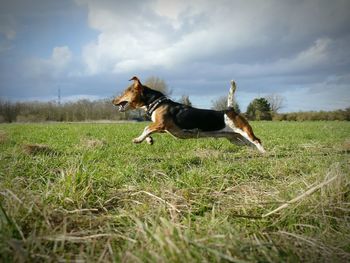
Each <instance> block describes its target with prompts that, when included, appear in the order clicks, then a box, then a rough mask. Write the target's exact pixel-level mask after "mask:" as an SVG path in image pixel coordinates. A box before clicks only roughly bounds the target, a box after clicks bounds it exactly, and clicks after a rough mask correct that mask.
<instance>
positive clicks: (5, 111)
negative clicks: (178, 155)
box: [0, 77, 350, 123]
mask: <svg viewBox="0 0 350 263" xmlns="http://www.w3.org/2000/svg"><path fill="white" fill-rule="evenodd" d="M145 85H146V86H148V87H150V88H152V89H155V90H159V91H161V92H162V93H164V94H166V95H168V96H169V95H170V94H171V89H170V88H169V87H168V85H167V84H166V82H165V81H164V80H162V79H160V78H158V77H150V78H148V79H147V80H146V81H145ZM178 101H179V102H180V103H183V104H186V105H189V106H192V103H191V101H190V98H189V96H188V95H182V96H181V98H180V99H179V100H178ZM233 105H234V106H233V108H234V110H235V111H236V112H237V113H241V114H243V115H244V116H245V117H246V118H248V119H249V120H275V121H317V120H341V121H344V120H346V121H349V120H350V107H348V108H347V109H345V110H335V111H317V112H314V111H308V112H292V113H279V110H280V109H282V108H283V106H284V98H283V97H282V96H280V95H278V94H273V95H269V96H266V97H263V98H256V99H254V100H253V101H252V102H250V104H249V105H248V107H247V111H246V112H245V113H243V112H241V110H240V108H239V105H238V103H236V102H235V101H233ZM211 108H212V109H215V110H225V109H227V96H222V97H219V98H217V99H216V100H214V101H212V107H211ZM95 120H111V121H117V120H138V121H141V120H149V117H148V116H146V114H145V112H144V111H142V110H134V111H129V112H119V111H118V110H117V109H116V108H115V107H114V106H113V105H112V98H108V99H101V100H95V101H90V100H86V99H83V100H78V101H75V102H66V103H63V104H59V103H56V102H54V101H50V102H38V101H32V102H11V101H8V100H3V99H1V98H0V123H1V122H16V121H17V122H45V121H58V122H76V121H95Z"/></svg>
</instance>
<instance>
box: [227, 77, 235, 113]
mask: <svg viewBox="0 0 350 263" xmlns="http://www.w3.org/2000/svg"><path fill="white" fill-rule="evenodd" d="M235 91H236V83H235V82H234V81H233V80H231V87H230V91H229V92H228V96H227V107H228V108H233V107H234V100H235V99H234V95H235Z"/></svg>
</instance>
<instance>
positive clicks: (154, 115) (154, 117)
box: [151, 111, 157, 122]
mask: <svg viewBox="0 0 350 263" xmlns="http://www.w3.org/2000/svg"><path fill="white" fill-rule="evenodd" d="M156 112H157V111H154V112H152V115H151V120H152V121H153V122H156Z"/></svg>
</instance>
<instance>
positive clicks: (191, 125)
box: [112, 77, 265, 153]
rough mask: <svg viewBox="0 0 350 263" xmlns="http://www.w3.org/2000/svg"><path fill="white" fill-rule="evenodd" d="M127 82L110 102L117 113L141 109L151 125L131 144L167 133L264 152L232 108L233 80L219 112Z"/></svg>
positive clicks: (182, 137) (136, 79)
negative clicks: (177, 100) (225, 141)
mask: <svg viewBox="0 0 350 263" xmlns="http://www.w3.org/2000/svg"><path fill="white" fill-rule="evenodd" d="M130 81H133V84H132V85H130V86H129V87H128V88H127V89H126V90H125V91H124V92H123V94H122V95H120V96H117V97H116V98H115V99H113V101H112V103H113V104H114V105H115V106H117V107H119V111H121V112H124V111H126V110H129V109H139V108H142V109H144V110H146V112H147V114H148V115H149V116H150V117H151V119H152V123H151V124H150V125H148V126H147V127H146V128H145V129H144V131H143V133H142V134H141V135H140V136H139V137H137V138H135V139H133V142H134V143H141V142H143V141H144V140H146V141H147V143H149V144H153V138H152V137H151V134H153V133H156V132H159V133H164V132H167V133H169V134H171V135H173V136H174V137H176V138H180V139H189V138H201V137H215V138H226V139H228V140H229V141H230V142H231V143H234V144H237V145H248V146H252V147H256V148H257V149H258V150H259V151H260V152H261V153H265V150H264V147H263V146H262V144H261V141H260V139H259V138H258V137H256V136H255V135H254V132H253V129H252V127H251V126H250V125H249V123H248V121H247V120H246V119H245V118H244V117H243V116H241V115H239V114H238V113H236V112H235V111H234V109H233V96H234V92H235V90H236V84H235V82H234V81H233V80H232V81H231V88H230V91H229V95H228V99H227V106H228V107H227V110H223V111H216V110H207V109H197V108H194V107H191V106H187V105H184V104H181V103H177V102H174V101H172V100H170V99H169V98H167V97H166V96H165V95H164V94H163V93H161V92H159V91H156V90H153V89H150V88H148V87H147V86H145V85H142V83H141V81H140V80H139V79H138V78H137V77H133V78H131V79H130Z"/></svg>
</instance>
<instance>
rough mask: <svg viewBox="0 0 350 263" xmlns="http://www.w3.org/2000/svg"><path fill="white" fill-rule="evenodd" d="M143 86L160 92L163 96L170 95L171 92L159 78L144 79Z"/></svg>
mask: <svg viewBox="0 0 350 263" xmlns="http://www.w3.org/2000/svg"><path fill="white" fill-rule="evenodd" d="M145 85H146V86H147V87H149V88H151V89H154V90H158V91H160V92H162V93H163V94H164V95H170V94H171V90H170V89H169V87H168V84H166V82H165V81H164V80H163V79H161V78H158V77H155V76H151V77H149V78H148V79H146V81H145Z"/></svg>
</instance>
